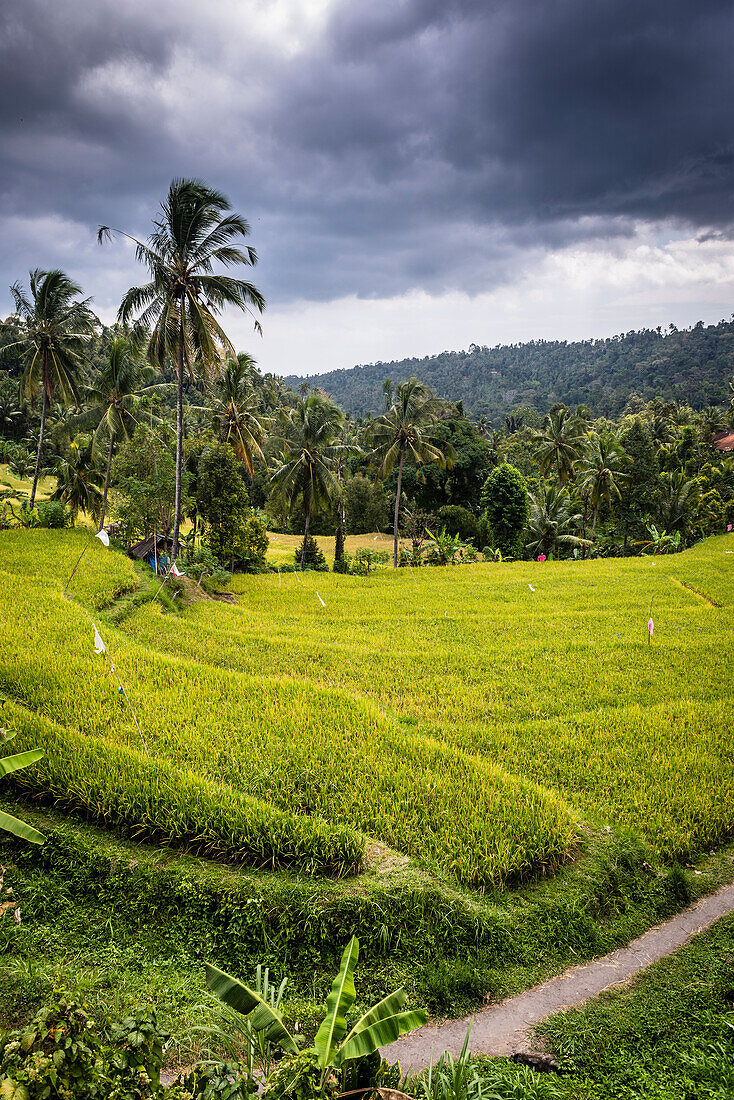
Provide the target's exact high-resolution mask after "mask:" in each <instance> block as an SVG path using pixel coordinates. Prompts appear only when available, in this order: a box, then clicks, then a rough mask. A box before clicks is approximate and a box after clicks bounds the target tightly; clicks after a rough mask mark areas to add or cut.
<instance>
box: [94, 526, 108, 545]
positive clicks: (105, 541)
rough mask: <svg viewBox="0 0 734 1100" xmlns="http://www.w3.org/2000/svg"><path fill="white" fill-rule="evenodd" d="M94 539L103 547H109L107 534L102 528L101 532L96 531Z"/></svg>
mask: <svg viewBox="0 0 734 1100" xmlns="http://www.w3.org/2000/svg"><path fill="white" fill-rule="evenodd" d="M94 537H95V538H96V539H99V541H100V542H101V543H102V545H103V546H109V545H110V536H109V535H108V534H107V532H106V531H105V530H104V528H103V529H102V530H101V531H98V532H97V534H96V535H95V536H94Z"/></svg>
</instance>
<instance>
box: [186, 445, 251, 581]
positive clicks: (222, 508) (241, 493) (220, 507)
mask: <svg viewBox="0 0 734 1100" xmlns="http://www.w3.org/2000/svg"><path fill="white" fill-rule="evenodd" d="M248 502H249V498H248V496H247V489H246V488H245V483H244V481H243V480H242V474H241V473H240V464H239V462H238V461H237V458H236V457H235V453H234V451H233V450H232V448H231V447H230V446H229V444H227V443H215V444H214V446H212V447H210V448H209V450H208V451H205V452H204V454H203V456H202V459H201V465H200V469H199V479H198V483H197V493H196V503H197V508H198V510H199V513H200V514H201V516H202V517H203V519H204V521H205V523H206V529H205V534H204V541H205V542H206V545H207V546H208V547H209V549H210V550H211V552H212V553H213V554H214V556H215V558H217V559H218V560H219V561H220V562H222V563H224V562H225V561H228V562H234V560H235V559H236V558H240V557H242V556H243V555H244V554H245V553H246V550H245V543H244V538H245V526H246V524H245V512H246V509H247V506H248Z"/></svg>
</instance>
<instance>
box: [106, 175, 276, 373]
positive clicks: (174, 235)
mask: <svg viewBox="0 0 734 1100" xmlns="http://www.w3.org/2000/svg"><path fill="white" fill-rule="evenodd" d="M231 209H232V207H231V204H230V202H229V200H228V199H227V198H226V197H225V196H224V195H223V194H222V193H221V192H220V191H216V190H214V188H211V187H208V186H207V185H206V184H205V183H202V182H201V180H196V179H175V180H173V181H172V183H171V186H170V188H169V190H168V196H167V198H166V200H165V202H163V203H161V215H160V216H159V217H158V218H157V219H156V220H155V221H154V223H153V225H154V227H155V228H154V231H153V233H151V235H150V236H149V237H148V240H147V242H143V241H139V240H137V239H136V238H134V237H130V236H129V234H127V233H123V232H122V231H121V230H115V229H111V228H110V227H109V226H101V227H100V230H99V234H98V238H99V240H100V241H101V240H104V239H105V238H107V237H109V236H111V235H112V234H115V233H117V234H120V235H121V236H125V237H129V239H130V240H132V241H134V243H135V254H136V258H137V259H138V261H139V262H140V263H142V264H143V265H144V266H145V267H147V268H148V271H149V272H150V275H151V281H150V282H148V283H145V284H144V285H143V286H139V287H131V288H130V290H128V291H127V293H126V294H125V295H124V297H123V299H122V302H121V304H120V309H119V311H118V319H119V321H120V322H121V323H122V324H123V325H127V324H129V323H131V322H132V321H133V320H134V321H136V322H137V324H138V325H140V326H141V327H142V328H144V329H147V330H149V331H150V332H151V337H150V340H149V342H148V347H147V355H148V358H149V360H150V361H151V363H153V364H154V365H156V366H159V367H160V366H162V365H163V363H164V362H165V361H166V359H167V358H171V359H174V360H175V359H176V358H177V356H178V355H179V354H181V352H182V353H183V361H184V364H185V366H186V368H187V370H188V372H189V375H190V377H191V378H193V377H194V371H195V367H196V365H197V364H198V365H200V366H201V367H204V368H205V369H212V368H214V370H215V372H218V368H219V366H220V364H221V362H222V360H223V359H224V358H225V357H232V358H235V350H234V347H233V346H232V344H231V342H230V340H229V337H228V336H227V335H226V333H225V332H224V330H223V329H222V327H221V325H220V324H219V322H218V321H217V315H218V314H219V313H221V311H222V310H223V309H224V308H225V306H236V307H238V308H239V309H242V310H244V311H245V312H246V313H250V314H252V315H253V316H254V314H253V310H255V311H257V312H258V313H262V311H263V310H264V308H265V298H264V297H263V295H262V294H261V293H260V291H259V290H258V289H257V287H255V286H254V285H253V284H252V283H250V282H247V281H246V280H244V279H235V278H232V277H231V276H230V275H225V274H222V273H218V272H215V270H214V268H215V265H216V264H220V265H222V266H223V267H233V266H238V265H240V264H244V265H246V266H250V267H251V266H253V265H254V264H256V263H257V252H256V251H255V249H254V248H252V247H251V246H250V245H245V246H242V247H240V246H239V244H238V243H237V244H236V243H234V242H236V241H238V238H245V237H247V236H249V233H250V226H249V223H248V222H247V221H246V219H245V218H243V217H241V216H240V215H239V214H235V213H229V211H231ZM254 321H255V328H256V330H257V331H260V330H261V328H260V322H259V320H258V319H257V317H255V318H254ZM182 328H183V339H182V338H181V334H182Z"/></svg>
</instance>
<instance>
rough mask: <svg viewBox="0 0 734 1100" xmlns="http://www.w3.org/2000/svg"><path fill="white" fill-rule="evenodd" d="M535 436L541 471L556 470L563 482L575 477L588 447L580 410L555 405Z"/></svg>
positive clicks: (536, 455) (536, 452)
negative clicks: (585, 445) (574, 411)
mask: <svg viewBox="0 0 734 1100" xmlns="http://www.w3.org/2000/svg"><path fill="white" fill-rule="evenodd" d="M533 438H534V441H535V459H536V461H537V463H538V465H539V466H540V472H541V473H542V474H548V473H550V472H551V471H552V470H555V472H556V475H557V477H558V482H559V484H560V485H565V483H566V482H567V481H570V480H572V479H573V476H574V473H575V468H576V463H577V462H578V460H579V458H580V456H581V454H582V453H583V449H584V429H583V424H582V422H581V421H580V420H579V419H578V417H577V416H576V414H575V413H572V412H571V411H570V410H569V409H567V408H566V407H565V406H564V405H561V406H560V407H559V408H555V409H551V411H550V412H549V413H548V415H547V416H546V418H545V420H544V421H543V426H542V428H541V429H540V431H537V432H535V433H534V435H533Z"/></svg>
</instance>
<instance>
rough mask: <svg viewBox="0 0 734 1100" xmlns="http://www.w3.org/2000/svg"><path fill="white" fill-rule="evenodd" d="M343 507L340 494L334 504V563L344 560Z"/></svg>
mask: <svg viewBox="0 0 734 1100" xmlns="http://www.w3.org/2000/svg"><path fill="white" fill-rule="evenodd" d="M344 528H345V522H344V509H343V507H342V502H341V494H340V496H339V499H338V501H337V505H336V537H335V539H334V563H335V564H336V562H338V561H343V560H344Z"/></svg>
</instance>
